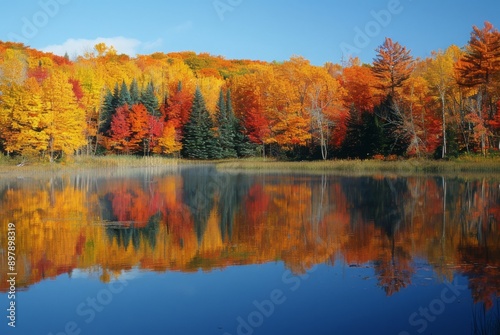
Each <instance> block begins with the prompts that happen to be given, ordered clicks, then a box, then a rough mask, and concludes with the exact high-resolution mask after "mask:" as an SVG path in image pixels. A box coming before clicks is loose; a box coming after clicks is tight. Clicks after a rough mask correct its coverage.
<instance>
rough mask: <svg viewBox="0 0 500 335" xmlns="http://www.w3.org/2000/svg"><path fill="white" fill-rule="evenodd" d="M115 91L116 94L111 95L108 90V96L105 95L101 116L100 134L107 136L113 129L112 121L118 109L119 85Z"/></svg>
mask: <svg viewBox="0 0 500 335" xmlns="http://www.w3.org/2000/svg"><path fill="white" fill-rule="evenodd" d="M114 91H115V92H116V94H113V93H111V91H110V90H109V89H108V90H107V92H106V95H104V101H103V103H102V108H101V115H100V116H99V133H101V134H106V133H107V132H108V130H109V129H110V128H111V119H112V117H113V115H114V113H115V110H116V108H117V107H118V106H117V104H118V93H117V92H119V90H118V84H117V85H115V89H114Z"/></svg>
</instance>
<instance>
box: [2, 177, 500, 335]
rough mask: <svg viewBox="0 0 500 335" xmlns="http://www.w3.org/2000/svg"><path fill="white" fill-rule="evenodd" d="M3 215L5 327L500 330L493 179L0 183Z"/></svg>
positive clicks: (401, 334)
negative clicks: (11, 248) (11, 244)
mask: <svg viewBox="0 0 500 335" xmlns="http://www.w3.org/2000/svg"><path fill="white" fill-rule="evenodd" d="M0 220H1V229H2V233H1V234H0V268H1V273H0V306H1V307H2V308H1V310H3V311H4V312H2V315H1V318H0V320H3V321H2V324H1V325H0V333H1V334H22V335H25V334H26V335H31V334H34V335H36V334H42V335H48V334H52V335H64V334H66V335H70V334H71V335H73V334H92V335H99V334H106V335H107V334H189V335H190V334H200V335H202V334H207V335H210V334H216V335H228V334H230V335H234V334H245V335H250V334H394V335H408V334H500V307H499V305H500V304H499V296H500V294H499V292H500V269H499V265H500V183H499V179H498V178H477V179H476V178H466V179H463V178H450V177H446V178H444V177H440V176H429V177H421V176H420V177H398V176H395V175H394V176H381V175H379V176H372V177H346V176H321V175H318V176H317V175H310V176H309V175H276V174H247V173H244V174H238V173H222V172H217V171H216V170H215V169H213V168H211V167H196V168H182V169H179V170H177V171H159V170H140V169H139V170H132V171H129V172H127V173H119V172H116V171H101V172H99V173H94V174H91V173H82V174H79V175H76V174H75V175H68V176H59V177H47V178H42V177H38V178H13V179H6V178H4V179H0ZM9 222H11V223H14V224H15V232H16V240H15V242H16V265H15V266H16V273H17V276H16V296H15V302H16V323H15V325H16V327H15V328H12V327H9V326H8V325H7V323H8V322H9V320H8V318H7V315H9V312H8V311H7V310H6V309H7V308H8V307H9V302H10V301H12V299H9V290H10V285H9V283H8V282H7V280H8V279H9V276H8V275H7V273H8V272H9V271H8V256H7V255H8V252H7V250H8V240H7V231H8V228H7V227H8V223H9Z"/></svg>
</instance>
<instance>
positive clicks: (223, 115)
mask: <svg viewBox="0 0 500 335" xmlns="http://www.w3.org/2000/svg"><path fill="white" fill-rule="evenodd" d="M228 93H229V91H228ZM228 97H229V99H230V98H231V95H230V93H229V96H228ZM233 118H234V115H233V109H232V107H231V102H230V101H227V103H226V100H225V97H224V92H223V90H222V89H221V90H220V94H219V101H218V103H217V122H218V123H219V138H218V140H219V145H220V151H221V154H220V156H221V158H235V157H236V156H237V153H236V149H235V142H234V141H235V131H234V125H235V124H234V120H233Z"/></svg>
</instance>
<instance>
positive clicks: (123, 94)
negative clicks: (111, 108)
mask: <svg viewBox="0 0 500 335" xmlns="http://www.w3.org/2000/svg"><path fill="white" fill-rule="evenodd" d="M124 105H128V106H132V100H131V98H130V92H129V90H128V87H127V84H125V80H124V81H122V86H121V88H120V93H119V95H118V106H117V107H121V106H124Z"/></svg>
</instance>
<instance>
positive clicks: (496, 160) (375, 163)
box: [0, 156, 500, 177]
mask: <svg viewBox="0 0 500 335" xmlns="http://www.w3.org/2000/svg"><path fill="white" fill-rule="evenodd" d="M193 164H213V165H215V166H216V167H217V169H219V170H220V171H249V172H304V173H327V172H329V173H346V174H347V173H353V174H359V173H366V174H368V173H381V172H382V173H384V172H386V173H406V174H409V173H410V174H411V173H432V174H436V173H439V174H453V173H482V174H500V157H489V158H484V157H479V156H463V157H461V158H457V159H453V160H448V161H435V160H423V159H408V160H398V161H380V160H331V161H314V162H305V161H304V162H282V161H275V160H269V159H262V158H251V159H241V160H221V161H190V160H181V159H172V158H163V157H135V156H103V157H88V156H82V157H75V158H73V159H71V160H69V161H66V162H62V163H49V162H29V161H27V162H23V161H21V160H19V159H8V158H2V159H0V177H2V176H3V177H8V176H16V175H33V174H39V173H43V174H45V173H54V172H72V171H79V170H91V169H99V170H104V169H111V170H113V171H120V170H127V169H132V168H147V167H151V168H160V167H161V168H170V167H171V168H177V167H180V166H186V165H193Z"/></svg>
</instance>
